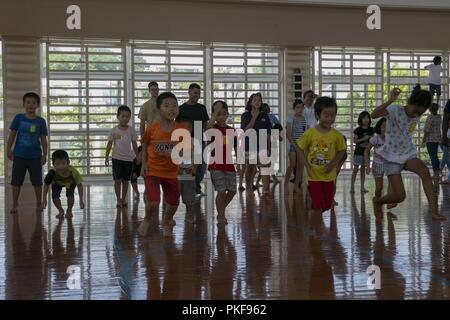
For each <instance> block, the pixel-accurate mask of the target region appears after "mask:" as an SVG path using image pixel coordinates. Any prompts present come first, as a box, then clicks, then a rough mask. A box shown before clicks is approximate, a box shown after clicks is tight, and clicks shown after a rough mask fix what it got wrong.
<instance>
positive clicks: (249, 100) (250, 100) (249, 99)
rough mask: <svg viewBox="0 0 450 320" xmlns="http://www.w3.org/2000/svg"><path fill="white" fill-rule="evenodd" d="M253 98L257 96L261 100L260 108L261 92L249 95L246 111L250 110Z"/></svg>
mask: <svg viewBox="0 0 450 320" xmlns="http://www.w3.org/2000/svg"><path fill="white" fill-rule="evenodd" d="M254 96H259V98H260V99H261V106H262V103H263V99H262V95H261V92H256V93H252V94H251V95H250V97H249V98H248V101H247V105H246V106H245V110H247V111H251V110H252V100H253V97H254ZM259 110H260V111H261V108H259Z"/></svg>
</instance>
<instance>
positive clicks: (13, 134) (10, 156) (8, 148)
mask: <svg viewBox="0 0 450 320" xmlns="http://www.w3.org/2000/svg"><path fill="white" fill-rule="evenodd" d="M16 136H17V131H14V130H11V131H9V136H8V143H7V145H6V152H7V155H8V159H9V160H11V161H12V160H13V159H14V155H13V151H12V146H13V144H14V141H16Z"/></svg>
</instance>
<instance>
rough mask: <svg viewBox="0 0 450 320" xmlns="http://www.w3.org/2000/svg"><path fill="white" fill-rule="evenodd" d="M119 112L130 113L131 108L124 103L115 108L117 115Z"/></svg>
mask: <svg viewBox="0 0 450 320" xmlns="http://www.w3.org/2000/svg"><path fill="white" fill-rule="evenodd" d="M121 112H129V113H130V114H131V110H130V108H128V106H126V105H124V104H123V105H121V106H120V107H119V108H118V109H117V116H119V115H120V113H121Z"/></svg>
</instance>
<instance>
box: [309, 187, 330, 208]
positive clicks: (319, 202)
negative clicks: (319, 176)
mask: <svg viewBox="0 0 450 320" xmlns="http://www.w3.org/2000/svg"><path fill="white" fill-rule="evenodd" d="M334 186H335V184H334V181H309V182H308V190H309V194H310V195H311V200H312V208H313V209H321V210H322V212H324V211H327V210H330V209H331V207H332V205H333V201H334Z"/></svg>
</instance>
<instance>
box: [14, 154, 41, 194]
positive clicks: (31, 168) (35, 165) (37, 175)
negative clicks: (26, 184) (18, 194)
mask: <svg viewBox="0 0 450 320" xmlns="http://www.w3.org/2000/svg"><path fill="white" fill-rule="evenodd" d="M27 170H28V173H29V174H30V180H31V184H32V185H33V186H34V187H42V166H41V159H40V158H38V159H24V158H19V157H14V160H13V167H12V174H11V175H12V177H11V185H13V186H14V187H21V186H22V185H23V181H24V180H25V174H26V173H27Z"/></svg>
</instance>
